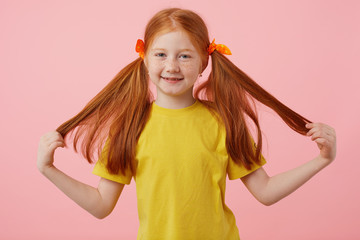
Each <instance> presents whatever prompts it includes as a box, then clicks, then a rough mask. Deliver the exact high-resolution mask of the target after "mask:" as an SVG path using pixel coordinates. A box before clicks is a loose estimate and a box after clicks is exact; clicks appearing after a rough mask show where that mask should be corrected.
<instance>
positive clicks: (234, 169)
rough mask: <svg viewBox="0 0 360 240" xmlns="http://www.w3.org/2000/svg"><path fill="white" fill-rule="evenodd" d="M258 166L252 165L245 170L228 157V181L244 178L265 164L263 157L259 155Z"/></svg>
mask: <svg viewBox="0 0 360 240" xmlns="http://www.w3.org/2000/svg"><path fill="white" fill-rule="evenodd" d="M253 145H254V150H255V148H256V144H255V143H254V142H253ZM260 157H261V160H260V164H257V163H254V164H253V165H252V167H251V169H246V168H245V167H244V166H239V165H238V164H236V163H235V162H234V160H233V159H232V158H231V157H230V156H229V163H228V167H227V173H228V177H229V179H230V180H234V179H238V178H242V177H245V176H246V175H248V174H249V173H252V172H254V171H255V170H257V169H259V168H260V167H262V166H263V165H265V164H266V160H265V158H264V156H263V155H262V154H261V153H260Z"/></svg>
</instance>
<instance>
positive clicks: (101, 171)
mask: <svg viewBox="0 0 360 240" xmlns="http://www.w3.org/2000/svg"><path fill="white" fill-rule="evenodd" d="M107 157H108V151H107V145H106V144H105V147H104V148H103V150H102V152H101V155H100V158H99V160H98V161H97V162H96V164H95V167H94V169H93V172H92V173H93V174H95V175H97V176H99V177H102V178H105V179H108V180H111V181H114V182H118V183H122V184H128V185H129V184H130V182H131V178H132V172H131V170H130V169H129V168H127V169H126V171H125V174H122V173H121V171H119V173H118V174H111V173H109V171H108V170H107V168H106V162H107Z"/></svg>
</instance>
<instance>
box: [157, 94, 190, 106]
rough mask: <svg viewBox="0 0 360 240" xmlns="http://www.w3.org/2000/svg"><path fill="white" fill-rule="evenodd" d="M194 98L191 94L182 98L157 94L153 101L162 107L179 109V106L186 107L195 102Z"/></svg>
mask: <svg viewBox="0 0 360 240" xmlns="http://www.w3.org/2000/svg"><path fill="white" fill-rule="evenodd" d="M195 101H196V100H195V98H194V97H193V96H191V97H188V98H184V97H183V96H182V97H176V96H171V97H169V96H162V95H158V96H157V98H156V100H155V103H156V105H158V106H160V107H163V108H170V109H180V108H186V107H189V106H191V105H193V104H194V103H195Z"/></svg>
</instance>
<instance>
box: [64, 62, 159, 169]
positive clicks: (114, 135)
mask: <svg viewBox="0 0 360 240" xmlns="http://www.w3.org/2000/svg"><path fill="white" fill-rule="evenodd" d="M151 101H152V95H151V92H150V90H149V86H148V79H147V76H146V69H145V65H144V62H143V60H142V59H141V58H138V59H137V60H135V61H133V62H132V63H130V64H129V65H127V66H126V67H125V68H123V69H122V70H121V71H120V72H119V73H118V74H117V75H116V76H115V77H114V78H113V79H112V81H111V82H110V83H109V84H108V85H107V86H106V87H105V88H104V89H102V90H101V91H100V92H99V93H98V94H97V95H96V96H95V97H94V98H93V99H92V100H91V101H90V102H89V103H88V104H87V105H86V106H85V107H84V109H83V110H82V111H81V112H80V113H78V114H77V115H76V116H74V117H73V118H71V119H70V120H68V121H66V122H65V123H63V124H62V125H61V126H59V127H58V128H57V131H58V132H59V133H60V134H61V135H62V136H63V137H64V138H65V137H66V136H67V135H68V133H70V132H72V131H74V130H75V129H76V131H74V132H75V135H74V141H73V147H74V149H75V151H77V145H78V142H79V141H80V139H81V153H82V154H83V155H84V157H85V158H86V159H87V160H88V162H89V163H92V162H93V154H94V153H95V152H96V151H95V150H96V149H97V150H98V151H97V152H98V155H99V154H100V150H101V146H103V143H104V141H105V140H106V139H108V143H107V144H108V147H109V148H108V151H109V154H108V159H107V169H108V171H109V172H110V173H114V174H115V173H118V172H119V170H121V172H122V173H125V169H126V168H128V167H130V168H131V170H132V171H133V172H134V169H135V168H134V165H133V160H134V158H135V148H136V142H137V140H138V138H139V136H140V133H141V131H142V129H143V128H144V126H145V124H146V122H147V120H148V117H149V113H150V105H151Z"/></svg>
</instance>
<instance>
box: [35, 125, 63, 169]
mask: <svg viewBox="0 0 360 240" xmlns="http://www.w3.org/2000/svg"><path fill="white" fill-rule="evenodd" d="M58 147H65V142H64V139H63V137H62V136H61V134H60V133H58V132H56V131H51V132H48V133H46V134H44V135H43V136H42V137H41V139H40V143H39V148H38V155H37V167H38V169H39V171H40V172H43V171H44V170H45V169H46V168H48V167H52V166H53V163H54V153H55V150H56V149H57V148H58Z"/></svg>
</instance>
